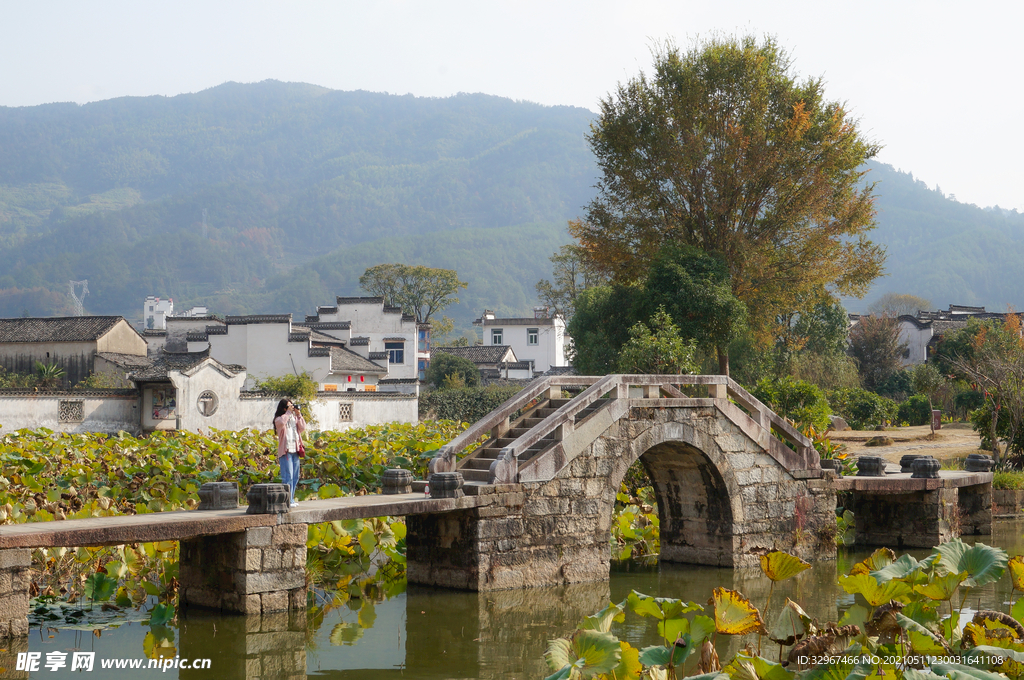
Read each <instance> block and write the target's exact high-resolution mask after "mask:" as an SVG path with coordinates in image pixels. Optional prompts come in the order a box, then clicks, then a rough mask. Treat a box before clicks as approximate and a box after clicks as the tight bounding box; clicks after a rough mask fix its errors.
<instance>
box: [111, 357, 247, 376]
mask: <svg viewBox="0 0 1024 680" xmlns="http://www.w3.org/2000/svg"><path fill="white" fill-rule="evenodd" d="M207 359H210V360H211V361H213V362H214V363H215V364H217V366H218V367H219V368H221V369H223V370H224V371H226V372H227V373H234V374H238V373H241V372H242V371H244V370H245V366H239V365H238V364H222V363H221V362H219V361H217V360H216V359H213V358H212V357H210V352H209V351H208V350H204V351H202V352H181V353H171V352H161V353H160V354H157V355H156V356H154V357H152V363H151V365H150V366H149V367H148V368H144V369H141V370H136V371H131V373H130V375H129V377H130V378H131V379H132V380H135V381H136V382H145V381H152V380H166V379H167V373H168V372H169V371H187V370H188V369H190V368H194V367H195V366H198V365H199V364H201V363H202V362H204V361H206V360H207Z"/></svg>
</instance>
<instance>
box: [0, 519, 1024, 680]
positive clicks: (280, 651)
mask: <svg viewBox="0 0 1024 680" xmlns="http://www.w3.org/2000/svg"><path fill="white" fill-rule="evenodd" d="M1022 529H1024V524H1022V523H1013V522H1000V523H997V524H995V526H994V528H993V531H994V532H995V533H994V534H993V535H992V536H991V537H989V536H984V537H978V538H979V540H980V542H983V543H987V544H990V545H995V546H999V547H1001V548H1003V549H1005V550H1007V552H1008V553H1009V554H1010V555H1011V556H1012V555H1018V554H1022V553H1024V540H1022ZM929 552H930V551H928V550H914V551H910V554H912V555H914V556H915V557H917V558H918V559H921V558H923V557H925V556H926V555H928V554H929ZM869 554H870V551H868V550H862V551H854V552H848V553H842V552H841V553H840V555H839V559H838V560H837V561H835V562H820V563H817V564H814V565H813V566H812V568H811V569H809V570H807V571H806V572H804V573H802V574H800V575H799V576H798V577H796V578H795V579H791V580H788V581H783V582H781V583H779V584H777V586H776V588H775V591H774V593H773V594H772V605H771V609H772V611H778V610H779V609H780V608H781V607H782V605H783V603H784V602H785V599H786V598H787V597H788V598H791V599H793V600H794V601H796V602H798V603H800V604H801V606H803V607H804V609H805V610H807V612H808V613H809V614H810V615H811V616H813V617H815V618H817V619H818V620H819V622H822V623H824V622H826V621H835V620H837V619H838V617H839V616H841V614H842V611H843V610H845V608H846V607H848V606H849V605H850V604H851V603H852V597H851V596H848V595H846V594H845V593H844V592H843V591H842V590H841V589H840V588H839V587H838V586H837V585H836V577H837V574H839V573H847V572H849V570H850V568H851V567H852V566H853V564H854V563H855V562H857V561H859V560H861V559H863V558H864V557H866V556H867V555H869ZM720 586H721V587H726V588H732V589H735V590H738V591H740V592H741V593H743V594H744V595H745V596H747V597H748V598H750V599H751V601H752V602H753V603H754V604H755V605H756V606H757V607H759V608H763V607H764V604H765V601H766V599H767V597H768V591H769V588H770V587H771V583H770V581H769V580H768V579H767V578H765V577H764V576H763V575H762V574H761V572H760V570H758V569H753V570H749V569H748V570H731V569H721V568H710V567H697V566H689V565H672V564H663V565H660V566H659V565H654V566H645V565H642V564H637V563H629V564H623V565H617V566H616V567H615V568H614V569H613V572H612V574H611V580H610V582H609V583H593V584H577V585H572V586H564V587H559V588H537V589H531V590H516V591H498V592H491V593H479V594H478V593H468V592H453V591H449V590H441V589H432V588H424V587H421V586H413V585H410V586H409V587H408V590H407V591H406V592H404V593H400V594H398V595H397V596H394V597H392V598H391V599H387V600H385V601H382V602H376V603H374V602H370V601H368V600H367V601H364V600H359V599H355V600H353V601H351V602H350V603H348V604H347V605H345V606H342V607H338V608H335V609H332V610H330V611H328V612H327V613H326V615H325V617H324V619H323V621H322V622H320V621H318V622H316V625H308V624H307V620H306V617H304V616H294V615H293V616H290V617H289V616H288V615H286V614H280V615H271V616H252V617H242V616H220V615H215V614H209V613H203V612H202V611H199V610H190V611H189V612H188V614H187V616H185V617H183V618H182V619H181V620H180V622H179V625H178V629H177V630H176V631H174V632H175V633H176V636H175V637H176V640H175V642H176V644H177V650H178V653H179V654H180V656H181V657H182V658H210V659H212V667H211V670H209V671H203V670H180V671H176V670H174V669H170V670H168V671H167V672H163V673H161V674H160V675H161V677H165V678H173V677H180V678H204V679H208V678H211V677H217V678H239V679H241V678H255V677H263V678H295V679H298V678H302V677H315V678H336V679H338V680H341V679H350V678H352V679H354V678H360V679H366V680H376V679H385V678H396V679H397V678H403V679H405V678H417V679H419V678H422V679H423V680H448V679H451V678H480V679H481V680H492V679H493V680H498V679H501V680H516V679H524V680H525V679H526V678H538V677H545V676H546V675H547V674H548V673H549V671H548V669H547V667H546V666H545V664H544V661H543V655H544V652H545V650H546V649H547V645H548V640H550V639H552V638H555V637H559V636H562V635H566V634H568V633H569V632H571V631H572V630H574V629H575V627H576V625H577V624H578V623H579V621H580V620H581V619H582V618H583V617H584V616H587V615H589V614H592V613H594V612H597V611H598V610H600V609H602V608H603V607H605V606H606V605H607V604H608V603H609V602H610V601H615V602H618V601H621V600H623V599H624V598H625V597H626V596H627V595H628V594H629V592H630V591H631V590H638V591H640V592H643V593H647V594H649V595H655V596H659V597H674V598H679V599H683V600H694V601H696V602H698V603H701V604H704V603H706V602H707V600H708V598H709V597H710V595H711V592H712V590H713V589H714V588H716V587H720ZM396 592H397V591H396ZM1018 595H1019V594H1018ZM1010 597H1011V590H1010V580H1009V578H1008V577H1005V576H1004V577H1003V578H1002V579H1000V581H998V582H997V583H994V584H989V585H987V586H985V587H983V588H979V589H977V590H976V591H973V592H972V593H971V595H970V597H969V599H968V601H967V606H968V607H970V608H972V609H977V608H985V609H1002V610H1003V611H1006V606H1007V603H1008V601H1009V599H1010ZM768 618H769V621H771V620H772V616H771V614H770V613H769V617H768ZM149 632H150V628H149V627H147V626H140V625H138V624H127V625H125V626H122V627H121V628H118V629H113V630H104V631H103V633H102V636H101V637H95V636H93V635H92V634H91V632H88V631H73V630H62V631H40V630H38V629H34V630H33V631H32V633H31V634H30V636H29V639H28V640H27V641H19V642H16V643H15V645H16V646H13V647H6V649H8V650H9V651H8V652H0V666H3V667H4V668H6V669H8V670H7V671H6V672H4V673H0V676H2V677H27V675H25V674H20V675H19V674H17V673H15V672H14V670H13V669H14V667H15V666H14V662H15V658H14V656H15V653H16V652H17V651H41V652H43V653H44V655H45V652H47V651H52V650H70V649H84V650H91V651H95V652H97V660H99V659H100V658H113V657H128V658H133V657H134V658H137V657H141V656H142V655H143V649H144V644H145V642H144V640H145V636H146V635H147V633H149ZM615 632H616V634H618V635H619V636H620V637H621V638H623V639H626V640H628V641H629V642H630V643H631V644H633V645H634V646H637V647H643V646H646V645H650V644H656V643H657V642H658V636H657V630H656V623H655V621H654V620H653V619H642V618H640V617H637V616H633V615H630V616H628V617H627V619H626V623H625V624H619V625H617V628H616V630H615ZM50 635H52V636H53V637H50ZM26 646H27V650H26V649H25V647H26ZM739 647H740V641H739V640H735V639H730V638H728V637H726V636H720V648H719V654H720V655H721V656H722V658H723V659H727V658H731V657H732V655H733V654H735V652H736V651H738V649H739ZM764 653H765V656H768V657H769V658H771V656H772V655H773V654H774V653H776V652H775V650H774V649H770V650H769V649H766V650H764ZM97 665H98V664H97ZM211 671H212V673H211ZM39 675H40V677H43V675H42V674H39ZM59 676H60V673H54V674H53V675H52V676H51V675H50V673H46V675H45V677H59ZM90 677H93V678H101V677H124V671H123V670H121V671H106V672H103V671H101V669H99V668H98V667H97V669H96V671H95V672H93V673H92V674H90Z"/></svg>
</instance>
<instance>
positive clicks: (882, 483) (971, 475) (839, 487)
mask: <svg viewBox="0 0 1024 680" xmlns="http://www.w3.org/2000/svg"><path fill="white" fill-rule="evenodd" d="M992 476H993V475H992V473H991V472H960V471H957V470H939V478H938V479H923V478H918V479H913V478H912V477H911V473H909V472H897V473H886V475H885V476H884V477H840V478H838V479H835V480H833V481H832V487H833V488H834V489H835V490H836V491H863V492H866V493H876V494H904V493H915V492H918V491H935V490H936V489H959V488H961V487H964V486H976V485H979V484H989V483H991V482H992Z"/></svg>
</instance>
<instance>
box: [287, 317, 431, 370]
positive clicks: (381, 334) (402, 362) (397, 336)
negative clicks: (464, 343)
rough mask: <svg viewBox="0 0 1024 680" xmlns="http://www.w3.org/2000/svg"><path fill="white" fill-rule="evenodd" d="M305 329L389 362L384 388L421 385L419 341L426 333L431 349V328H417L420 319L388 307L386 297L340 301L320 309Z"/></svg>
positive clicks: (367, 356)
mask: <svg viewBox="0 0 1024 680" xmlns="http://www.w3.org/2000/svg"><path fill="white" fill-rule="evenodd" d="M326 324H337V325H339V326H338V327H336V328H335V327H328V326H327V325H326ZM301 325H302V326H304V327H306V328H310V329H312V330H318V331H323V332H325V333H329V334H331V335H333V336H336V337H339V338H341V339H342V340H344V341H345V342H346V346H347V347H348V348H349V349H351V350H352V351H353V352H357V353H358V354H360V355H362V356H364V357H366V358H367V359H369V360H371V361H378V362H381V363H382V364H383V363H385V362H386V365H387V377H386V378H385V379H384V380H383V381H382V382H383V383H384V384H390V385H402V384H405V385H412V384H416V383H418V381H419V366H418V360H419V358H420V355H421V354H422V351H421V350H420V342H419V338H420V334H421V333H423V335H424V336H425V337H424V342H426V343H428V347H429V341H430V335H429V327H428V326H425V325H423V324H421V325H417V323H416V317H414V316H412V315H410V314H404V313H402V308H401V307H388V306H385V304H384V298H382V297H338V298H337V299H336V300H335V304H334V305H330V306H321V307H317V310H316V314H313V315H309V316H307V317H306V320H305V322H303V323H302V324H301Z"/></svg>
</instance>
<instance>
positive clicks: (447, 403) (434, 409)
mask: <svg viewBox="0 0 1024 680" xmlns="http://www.w3.org/2000/svg"><path fill="white" fill-rule="evenodd" d="M522 389H523V388H522V387H521V386H519V385H488V386H487V387H456V388H450V389H442V390H433V391H432V392H430V393H428V394H426V395H423V396H421V397H420V417H424V416H425V415H427V416H429V417H430V418H433V417H437V418H441V419H443V420H454V421H456V422H466V423H475V422H476V421H478V420H480V419H481V418H483V417H484V416H485V415H487V414H488V413H490V412H491V411H493V410H494V409H496V408H497V407H499V406H501V405H502V404H503V403H504V402H506V401H508V400H509V399H511V398H512V397H514V396H515V395H517V394H519V392H520V391H521V390H522Z"/></svg>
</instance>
